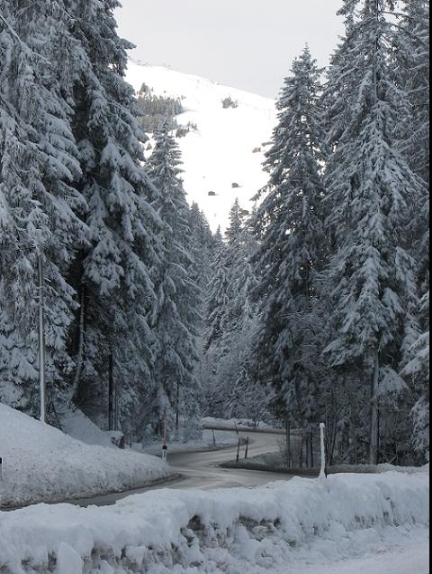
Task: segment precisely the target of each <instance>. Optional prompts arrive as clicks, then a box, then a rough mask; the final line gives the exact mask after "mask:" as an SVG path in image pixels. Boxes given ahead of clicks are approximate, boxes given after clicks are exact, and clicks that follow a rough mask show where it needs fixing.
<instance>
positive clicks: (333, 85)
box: [326, 0, 423, 463]
mask: <svg viewBox="0 0 432 574" xmlns="http://www.w3.org/2000/svg"><path fill="white" fill-rule="evenodd" d="M387 4H388V3H387V2H385V1H384V0H378V1H376V0H374V1H372V0H364V1H360V0H356V1H353V0H350V1H348V0H346V1H345V2H344V6H343V8H342V9H341V11H340V13H341V14H343V15H344V16H345V18H346V38H345V40H344V41H343V42H342V44H341V45H340V46H339V48H338V50H337V51H336V53H335V55H334V56H333V59H332V65H331V67H330V71H329V77H328V84H327V96H328V99H327V106H328V109H329V117H328V125H329V127H330V126H331V128H330V137H329V144H330V145H331V146H332V148H333V149H334V153H333V154H332V155H331V156H330V157H329V159H328V162H327V166H326V184H327V192H328V211H329V215H328V218H327V222H326V225H327V227H328V228H329V229H330V230H331V232H332V236H333V237H334V241H335V253H334V256H333V257H332V260H331V263H330V265H329V269H328V280H329V293H331V303H332V306H333V315H332V321H331V326H332V331H331V341H330V343H329V345H328V346H327V349H326V352H327V354H328V357H329V360H330V363H331V365H332V366H333V367H334V368H335V369H336V370H337V372H338V375H339V377H340V378H342V379H345V384H346V393H347V394H350V393H351V392H352V391H353V388H352V385H353V384H354V385H355V387H356V388H355V392H356V393H357V395H356V399H357V400H356V404H357V405H358V409H357V413H358V416H359V417H360V418H361V419H362V422H363V425H365V420H367V419H365V418H364V415H362V414H361V412H360V411H361V410H362V409H363V410H364V409H365V408H366V407H367V405H368V403H369V402H370V404H371V408H370V412H369V417H368V422H369V428H370V430H369V437H368V438H369V461H370V462H371V463H376V462H377V460H378V452H379V446H381V451H380V452H381V456H384V452H385V449H387V455H388V456H392V457H393V456H395V454H396V456H400V454H401V453H400V452H398V450H397V449H398V447H397V436H396V432H397V431H399V430H400V429H401V428H402V426H401V425H402V422H403V420H404V415H403V412H402V411H400V410H399V412H397V409H398V405H399V403H398V402H397V400H395V399H394V397H395V396H397V395H398V393H400V392H402V390H403V389H404V387H405V386H404V384H403V381H402V380H401V378H400V377H399V376H398V375H397V371H398V366H399V363H400V361H401V358H402V357H401V349H402V345H403V342H404V339H405V338H406V337H407V336H408V334H409V330H410V328H411V325H412V323H413V312H414V308H415V304H416V285H415V262H414V260H413V259H412V257H411V256H410V254H409V246H410V245H409V242H410V237H409V234H408V233H407V230H408V229H409V227H410V221H411V219H412V207H413V206H414V205H415V204H416V201H417V200H418V199H419V198H420V197H422V195H423V187H422V186H423V184H422V182H421V180H420V179H419V178H418V177H417V176H416V175H415V174H414V173H413V172H412V170H411V169H410V166H409V165H408V163H407V161H406V160H405V158H404V156H403V155H402V154H401V153H400V152H399V151H398V145H397V144H398V139H397V136H398V129H397V126H398V121H399V118H400V117H406V115H407V114H408V108H407V98H406V92H404V91H403V90H400V89H398V86H397V83H396V82H395V76H394V73H393V70H392V69H391V67H390V58H389V56H390V54H389V44H390V45H391V40H392V37H393V32H392V29H391V22H389V20H388V18H387V12H388V9H391V5H390V6H388V5H387ZM349 385H351V389H348V386H349ZM389 409H391V411H392V419H393V421H395V420H396V418H397V417H399V418H398V420H399V421H400V422H401V424H400V425H399V429H398V428H397V425H396V426H395V427H393V430H392V429H391V428H390V423H391V420H390V414H389V415H388V417H386V411H387V412H389ZM379 412H380V414H381V417H380V419H379ZM405 418H406V417H405ZM379 424H380V430H381V433H380V434H381V445H379V443H378V432H379V430H378V429H379ZM357 430H358V429H357ZM362 432H363V433H364V432H366V433H367V430H366V427H365V426H364V427H363V429H362ZM364 439H366V436H364V434H363V440H364ZM391 451H392V452H391ZM395 451H396V453H395Z"/></svg>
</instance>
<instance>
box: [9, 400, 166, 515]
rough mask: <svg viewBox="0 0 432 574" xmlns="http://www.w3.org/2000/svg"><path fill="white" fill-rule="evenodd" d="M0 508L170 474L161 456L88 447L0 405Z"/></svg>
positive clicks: (132, 485)
mask: <svg viewBox="0 0 432 574" xmlns="http://www.w3.org/2000/svg"><path fill="white" fill-rule="evenodd" d="M0 457H1V458H2V460H3V464H2V465H1V466H2V476H1V477H0V507H3V508H4V507H7V506H19V505H23V504H29V503H32V502H40V501H50V502H53V501H56V500H64V499H67V498H80V497H88V496H92V495H94V494H100V493H104V492H113V491H122V490H127V489H130V488H137V487H141V486H145V485H147V484H150V483H151V482H154V481H157V480H160V479H162V478H165V477H169V476H172V474H173V473H172V470H171V469H170V468H169V466H168V465H167V464H166V463H165V462H163V461H162V460H160V459H158V458H156V457H153V456H150V455H146V454H142V453H137V452H133V451H124V450H120V449H118V448H113V447H104V446H91V445H88V444H84V443H83V442H81V441H79V440H75V439H74V438H72V437H70V436H68V435H66V434H64V433H62V432H61V431H59V430H58V429H56V428H54V427H51V426H49V425H47V424H44V423H41V422H40V421H37V420H35V419H33V418H31V417H29V416H27V415H24V414H23V413H20V412H18V411H16V410H14V409H12V408H10V407H7V406H6V405H3V404H1V403H0Z"/></svg>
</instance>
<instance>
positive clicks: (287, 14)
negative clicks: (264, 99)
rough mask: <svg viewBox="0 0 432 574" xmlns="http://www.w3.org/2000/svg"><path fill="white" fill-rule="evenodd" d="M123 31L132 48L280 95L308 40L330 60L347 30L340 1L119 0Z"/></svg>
mask: <svg viewBox="0 0 432 574" xmlns="http://www.w3.org/2000/svg"><path fill="white" fill-rule="evenodd" d="M121 2H122V8H120V9H118V10H116V11H115V16H116V19H117V23H118V33H119V35H120V36H121V37H123V38H126V39H127V40H130V41H131V42H133V43H134V44H135V45H136V46H137V47H136V48H135V49H134V50H131V51H129V55H130V56H131V57H132V58H133V59H135V60H137V61H141V62H143V63H147V64H151V65H156V66H159V65H167V66H171V67H172V68H173V69H174V70H177V71H179V72H183V73H188V74H196V75H198V76H202V77H204V78H208V79H210V80H213V81H215V82H219V83H221V84H224V85H227V86H231V87H234V88H240V89H243V90H247V91H251V92H254V93H256V94H260V95H263V96H268V97H271V98H275V97H277V95H278V93H279V90H280V88H281V87H282V85H283V80H284V78H285V77H286V76H288V75H289V74H290V69H291V65H292V61H293V59H294V58H296V57H298V56H299V55H300V53H301V52H302V50H303V48H304V47H305V45H306V44H308V45H309V48H310V50H311V53H312V56H313V57H314V58H315V59H316V60H317V62H318V65H319V66H325V65H327V64H328V59H329V55H330V54H331V53H332V52H333V50H334V49H335V48H336V46H337V43H338V37H339V36H340V35H341V34H342V33H343V18H342V17H341V16H336V11H337V10H338V9H339V8H340V7H341V5H342V1H341V0H121Z"/></svg>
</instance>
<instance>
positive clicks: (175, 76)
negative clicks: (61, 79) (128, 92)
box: [126, 60, 276, 231]
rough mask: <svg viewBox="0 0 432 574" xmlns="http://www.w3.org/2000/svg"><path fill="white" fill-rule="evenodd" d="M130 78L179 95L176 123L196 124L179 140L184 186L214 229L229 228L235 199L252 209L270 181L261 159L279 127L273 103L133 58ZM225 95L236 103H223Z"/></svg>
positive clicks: (164, 93)
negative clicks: (256, 198)
mask: <svg viewBox="0 0 432 574" xmlns="http://www.w3.org/2000/svg"><path fill="white" fill-rule="evenodd" d="M126 80H127V81H128V82H129V83H130V84H131V85H132V86H133V88H134V89H135V90H136V91H139V90H140V89H141V86H142V85H143V83H145V84H146V86H148V87H149V88H151V89H152V91H153V93H154V95H156V96H170V97H175V98H181V102H182V107H183V109H184V112H183V113H181V114H179V115H178V116H176V120H177V123H178V124H179V125H185V126H186V125H187V124H188V123H190V124H192V125H194V126H196V129H193V130H190V131H189V133H188V134H187V135H186V136H184V137H181V138H179V139H178V143H179V146H180V149H181V152H182V160H183V169H184V173H183V175H182V177H183V180H184V189H185V191H186V194H187V199H188V201H189V203H192V201H195V202H196V203H197V204H198V205H199V206H200V209H201V210H202V211H203V212H204V213H205V215H206V217H207V219H208V222H209V224H210V227H211V229H212V230H213V231H216V229H217V228H218V226H220V228H221V230H222V231H223V230H224V229H225V228H226V226H227V224H228V214H229V210H230V208H231V206H232V205H233V203H234V201H235V199H236V198H238V200H239V203H240V206H241V207H242V208H243V209H245V210H247V211H251V209H252V206H253V202H252V201H251V198H252V197H253V196H254V195H255V194H256V192H257V191H258V190H259V189H260V188H261V187H263V186H264V185H265V184H266V183H267V180H268V174H266V173H265V172H264V171H263V169H262V162H263V159H264V155H263V154H264V151H265V149H266V148H268V145H269V141H270V139H271V136H272V130H273V127H274V126H275V125H276V108H275V101H274V100H273V99H271V98H264V97H262V96H258V95H256V94H251V93H249V92H245V91H242V90H238V89H235V88H229V87H226V86H222V85H220V84H217V83H215V82H212V81H211V80H208V79H205V78H201V77H199V76H192V75H188V74H182V73H180V72H176V71H174V70H171V69H170V68H167V67H163V66H149V65H144V64H139V63H136V62H133V61H131V60H130V61H129V63H128V69H127V73H126ZM226 98H229V99H230V100H231V101H232V102H235V104H236V107H223V105H222V101H223V100H225V99H226Z"/></svg>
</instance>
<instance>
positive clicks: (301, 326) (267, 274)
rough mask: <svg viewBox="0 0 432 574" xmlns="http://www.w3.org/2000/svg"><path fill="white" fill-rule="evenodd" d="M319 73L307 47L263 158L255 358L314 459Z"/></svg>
mask: <svg viewBox="0 0 432 574" xmlns="http://www.w3.org/2000/svg"><path fill="white" fill-rule="evenodd" d="M319 78H320V71H319V70H318V68H317V66H316V62H315V61H314V60H313V59H312V57H311V55H310V52H309V50H308V48H306V49H305V50H304V51H303V53H302V55H301V56H300V57H299V58H298V59H296V60H295V61H294V63H293V66H292V75H291V76H289V77H287V78H286V79H285V84H284V87H283V88H282V90H281V94H280V97H279V100H278V102H277V106H278V124H277V126H276V127H275V129H274V131H273V138H272V147H271V148H270V149H269V150H268V152H267V153H266V160H265V163H264V167H265V169H266V170H267V171H269V173H270V177H269V184H268V186H267V187H266V188H265V189H264V190H262V191H261V195H264V198H263V201H262V203H261V204H260V205H259V206H258V207H257V210H256V213H255V215H254V217H253V219H252V225H253V228H254V230H255V232H256V234H257V236H258V237H259V238H260V247H259V250H258V253H257V255H256V257H255V261H256V264H257V266H258V268H259V270H260V284H259V295H260V298H261V302H260V313H261V323H260V330H259V335H258V339H257V341H256V343H255V352H254V355H255V361H254V362H255V364H256V367H257V372H258V374H259V377H260V379H261V380H262V381H263V382H267V381H271V383H272V386H273V388H274V392H275V395H274V405H273V407H274V410H275V412H276V414H277V416H278V417H279V418H281V419H283V420H285V421H287V422H288V424H289V425H290V424H297V425H299V426H300V427H301V428H303V430H304V435H305V437H306V449H307V453H308V455H307V456H308V464H309V465H311V464H312V442H311V441H312V438H311V437H312V431H313V422H314V419H315V414H314V410H315V408H316V402H317V392H318V383H319V380H320V375H319V372H320V367H319V365H320V361H319V353H320V346H319V340H320V323H321V319H320V316H319V312H318V309H317V300H318V288H317V285H318V274H319V272H320V270H321V269H322V266H323V263H324V258H325V234H324V230H323V207H322V200H323V194H324V188H323V183H322V176H321V163H322V161H323V152H322V146H323V141H324V134H323V128H322V112H321V110H320V107H319V90H320V83H319ZM288 448H289V446H288Z"/></svg>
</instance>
